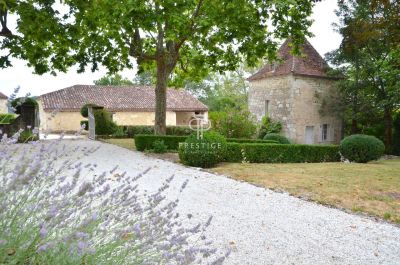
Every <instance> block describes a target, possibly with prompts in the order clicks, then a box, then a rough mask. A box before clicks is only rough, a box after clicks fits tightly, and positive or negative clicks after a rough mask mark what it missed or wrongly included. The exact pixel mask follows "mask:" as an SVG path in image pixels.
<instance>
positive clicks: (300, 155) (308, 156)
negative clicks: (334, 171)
mask: <svg viewBox="0 0 400 265" xmlns="http://www.w3.org/2000/svg"><path fill="white" fill-rule="evenodd" d="M244 158H245V160H246V161H247V162H250V163H319V162H335V161H340V155H339V146H336V145H299V144H248V143H242V144H239V143H228V144H227V150H226V153H225V161H227V162H242V161H243V160H244Z"/></svg>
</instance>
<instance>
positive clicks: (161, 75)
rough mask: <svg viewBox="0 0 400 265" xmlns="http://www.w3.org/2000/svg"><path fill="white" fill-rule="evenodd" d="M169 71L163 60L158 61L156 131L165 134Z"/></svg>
mask: <svg viewBox="0 0 400 265" xmlns="http://www.w3.org/2000/svg"><path fill="white" fill-rule="evenodd" d="M168 76H169V71H168V69H167V66H166V65H165V63H164V62H163V61H162V60H159V61H157V83H156V117H155V124H154V133H155V134H157V135H165V134H166V131H167V126H166V116H167V83H168Z"/></svg>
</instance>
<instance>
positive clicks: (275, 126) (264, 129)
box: [258, 116, 282, 139]
mask: <svg viewBox="0 0 400 265" xmlns="http://www.w3.org/2000/svg"><path fill="white" fill-rule="evenodd" d="M281 131H282V123H281V122H280V121H273V120H272V119H271V118H269V117H267V116H264V117H263V118H262V119H261V122H260V125H259V128H258V138H259V139H264V137H265V135H267V134H270V133H276V134H278V133H280V132H281Z"/></svg>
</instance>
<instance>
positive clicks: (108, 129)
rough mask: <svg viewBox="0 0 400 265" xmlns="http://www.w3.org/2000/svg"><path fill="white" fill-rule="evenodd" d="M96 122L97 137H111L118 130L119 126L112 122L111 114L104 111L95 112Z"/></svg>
mask: <svg viewBox="0 0 400 265" xmlns="http://www.w3.org/2000/svg"><path fill="white" fill-rule="evenodd" d="M94 120H95V124H96V128H95V131H96V135H110V134H113V133H114V132H115V131H116V130H117V124H115V123H114V122H113V121H112V116H111V113H110V112H108V111H106V110H104V109H100V110H96V111H95V112H94Z"/></svg>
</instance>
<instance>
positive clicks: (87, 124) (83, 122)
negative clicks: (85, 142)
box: [80, 120, 89, 131]
mask: <svg viewBox="0 0 400 265" xmlns="http://www.w3.org/2000/svg"><path fill="white" fill-rule="evenodd" d="M80 124H81V128H82V126H83V125H85V127H84V130H85V131H88V130H89V121H88V120H84V121H81V122H80Z"/></svg>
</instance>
